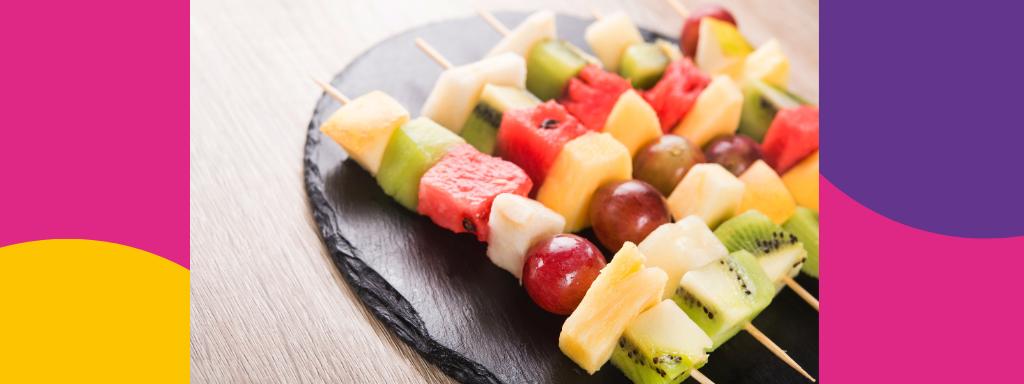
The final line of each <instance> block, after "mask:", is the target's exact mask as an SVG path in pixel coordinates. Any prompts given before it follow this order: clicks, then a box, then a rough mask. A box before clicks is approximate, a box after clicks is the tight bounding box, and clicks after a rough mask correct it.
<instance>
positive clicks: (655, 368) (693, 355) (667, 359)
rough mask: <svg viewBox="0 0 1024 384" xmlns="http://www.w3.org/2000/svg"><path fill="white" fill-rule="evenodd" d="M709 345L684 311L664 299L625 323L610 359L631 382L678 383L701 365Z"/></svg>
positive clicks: (651, 383)
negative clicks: (626, 324) (627, 323)
mask: <svg viewBox="0 0 1024 384" xmlns="http://www.w3.org/2000/svg"><path fill="white" fill-rule="evenodd" d="M711 345H712V344H711V339H710V338H708V336H707V335H706V334H704V331H703V330H702V329H700V327H698V326H697V324H694V322H693V321H692V320H690V319H689V316H687V315H686V312H683V311H682V310H681V309H679V307H678V306H677V305H676V304H675V302H673V301H672V300H665V301H663V302H661V303H660V304H658V305H655V306H654V307H652V308H650V309H648V310H646V311H644V313H642V314H640V315H639V316H637V317H636V319H634V320H633V321H632V322H630V323H629V325H628V326H626V330H625V331H624V332H623V333H622V336H620V337H619V342H618V344H617V345H616V346H615V350H613V351H612V358H611V361H612V365H614V366H615V367H617V368H619V370H621V371H622V373H623V374H625V375H626V377H628V378H629V379H630V380H632V381H633V382H634V383H647V384H655V383H656V384H663V383H679V382H682V381H683V380H686V378H687V377H689V376H690V370H691V369H693V368H700V367H701V366H703V365H704V363H705V362H706V361H707V358H708V355H707V352H706V351H705V350H706V349H707V348H709V347H711Z"/></svg>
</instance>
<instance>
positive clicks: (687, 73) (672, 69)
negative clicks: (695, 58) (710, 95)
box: [643, 59, 711, 133]
mask: <svg viewBox="0 0 1024 384" xmlns="http://www.w3.org/2000/svg"><path fill="white" fill-rule="evenodd" d="M710 83H711V77H710V76H708V75H707V74H705V73H704V72H701V71H700V70H699V69H697V66H695V65H693V62H692V61H690V59H682V60H678V61H675V62H673V63H671V64H669V65H668V67H666V68H665V74H664V75H662V76H661V80H659V81H658V83H657V84H655V85H654V88H651V90H649V91H646V92H644V93H643V96H644V99H646V100H647V103H648V104H650V105H651V108H654V111H655V112H657V113H658V120H659V121H661V131H662V132H664V133H668V132H669V131H671V130H672V128H675V126H676V124H679V121H680V120H682V119H683V116H686V113H687V112H690V109H691V108H693V104H694V103H696V102H697V96H700V92H701V91H703V90H704V88H707V86H708V84H710Z"/></svg>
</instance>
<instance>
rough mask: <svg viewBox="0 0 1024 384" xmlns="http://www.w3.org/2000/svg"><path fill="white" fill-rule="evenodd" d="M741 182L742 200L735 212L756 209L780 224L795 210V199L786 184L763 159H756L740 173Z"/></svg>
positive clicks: (739, 212)
mask: <svg viewBox="0 0 1024 384" xmlns="http://www.w3.org/2000/svg"><path fill="white" fill-rule="evenodd" d="M740 181H742V182H743V185H744V186H745V187H744V191H743V201H742V202H740V208H739V209H738V210H737V211H736V214H741V213H743V212H746V211H750V210H757V211H759V212H761V213H763V214H765V215H766V216H768V217H769V218H771V219H772V221H773V222H774V223H775V224H779V225H782V223H785V222H786V219H789V216H792V215H793V212H796V200H793V195H790V194H789V190H788V189H786V184H784V183H783V182H782V179H780V178H779V175H778V174H777V173H775V170H773V169H772V167H769V166H768V164H767V163H765V162H764V160H758V161H757V162H755V163H754V165H751V166H750V168H749V169H747V170H746V171H744V172H743V174H742V175H740Z"/></svg>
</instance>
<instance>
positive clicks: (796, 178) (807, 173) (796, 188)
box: [782, 151, 818, 211]
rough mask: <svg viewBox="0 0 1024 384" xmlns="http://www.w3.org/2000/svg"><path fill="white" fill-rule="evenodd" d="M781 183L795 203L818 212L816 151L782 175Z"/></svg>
mask: <svg viewBox="0 0 1024 384" xmlns="http://www.w3.org/2000/svg"><path fill="white" fill-rule="evenodd" d="M782 183H783V184H786V189H788V190H789V193H791V194H793V199H794V200H796V203H797V204H799V205H802V206H805V207H807V208H810V209H813V210H815V211H817V210H818V151H814V153H812V154H811V155H810V156H807V158H806V159H803V160H801V161H800V162H799V163H797V164H796V165H795V166H793V168H790V169H789V170H788V171H786V174H784V175H782Z"/></svg>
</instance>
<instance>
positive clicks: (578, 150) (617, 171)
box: [537, 132, 633, 232]
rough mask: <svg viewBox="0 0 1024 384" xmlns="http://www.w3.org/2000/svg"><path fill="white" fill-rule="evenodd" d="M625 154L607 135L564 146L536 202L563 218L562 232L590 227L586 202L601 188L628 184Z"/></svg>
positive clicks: (582, 138)
mask: <svg viewBox="0 0 1024 384" xmlns="http://www.w3.org/2000/svg"><path fill="white" fill-rule="evenodd" d="M632 173H633V161H632V159H631V158H630V155H629V150H628V149H626V147H625V146H624V145H622V143H620V142H619V141H618V140H615V138H614V137H612V135H611V134H608V133H596V132H588V133H587V134H585V135H583V136H580V137H577V138H575V139H573V140H572V141H570V142H568V143H566V144H565V147H564V148H562V152H561V153H559V154H558V158H557V159H555V163H554V164H552V165H551V170H550V172H548V178H547V180H545V181H544V184H543V185H541V187H540V190H538V191H537V201H539V202H540V203H541V204H544V205H545V206H547V207H548V208H551V210H552V211H555V212H558V214H560V215H562V217H564V218H565V231H566V232H578V231H580V230H582V229H584V228H587V227H589V226H590V202H591V200H592V199H593V196H594V192H596V191H597V189H598V188H600V187H601V186H602V185H604V184H606V183H608V182H612V181H616V180H629V179H630V177H631V176H632Z"/></svg>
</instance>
